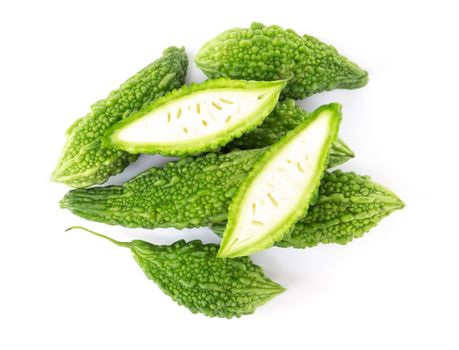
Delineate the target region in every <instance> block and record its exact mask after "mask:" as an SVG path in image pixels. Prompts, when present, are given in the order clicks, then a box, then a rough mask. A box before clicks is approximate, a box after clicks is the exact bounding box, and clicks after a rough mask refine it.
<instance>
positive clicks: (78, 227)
mask: <svg viewBox="0 0 459 350" xmlns="http://www.w3.org/2000/svg"><path fill="white" fill-rule="evenodd" d="M74 229H80V230H84V231H86V232H89V233H92V234H93V235H95V236H98V237H102V238H105V239H106V240H108V241H110V242H112V243H114V244H116V245H117V246H120V247H127V248H129V247H130V246H131V243H130V242H119V241H117V240H114V239H113V238H110V237H108V236H105V235H103V234H100V233H97V232H94V231H92V230H90V229H88V228H86V227H83V226H72V227H69V228H68V229H66V230H65V232H67V231H71V230H74Z"/></svg>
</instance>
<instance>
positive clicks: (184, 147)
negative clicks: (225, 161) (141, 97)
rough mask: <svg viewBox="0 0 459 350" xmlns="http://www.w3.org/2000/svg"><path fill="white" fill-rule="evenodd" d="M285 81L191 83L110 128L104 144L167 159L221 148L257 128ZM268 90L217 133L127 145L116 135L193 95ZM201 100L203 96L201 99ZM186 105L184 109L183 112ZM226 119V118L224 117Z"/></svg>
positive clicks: (270, 108) (225, 80)
mask: <svg viewBox="0 0 459 350" xmlns="http://www.w3.org/2000/svg"><path fill="white" fill-rule="evenodd" d="M285 84H286V81H269V82H263V81H243V80H231V79H223V78H221V79H215V80H207V81H206V82H204V83H202V84H191V85H189V86H183V87H182V88H180V89H178V90H174V91H172V92H170V93H168V94H167V95H165V96H163V97H162V98H159V99H158V100H156V101H154V102H153V103H152V104H151V105H150V106H148V107H147V108H144V109H142V110H141V111H139V112H137V113H135V114H133V115H131V116H130V117H129V118H126V119H123V120H122V121H120V122H118V123H116V124H115V125H113V126H112V127H110V128H109V129H108V130H107V131H106V132H105V136H104V138H103V144H104V145H105V146H107V147H114V148H117V149H120V150H124V151H126V152H129V153H132V154H138V153H149V154H155V153H159V154H162V155H167V156H189V155H194V154H198V153H203V152H210V151H214V150H216V149H218V148H220V147H221V146H224V145H226V144H227V143H228V142H230V141H231V140H233V139H235V138H238V137H240V136H241V135H243V134H244V133H246V132H248V131H251V130H253V129H254V128H255V127H257V126H258V125H260V124H261V123H262V122H263V120H264V119H265V118H266V116H268V115H269V114H270V113H271V111H272V110H273V108H274V107H275V106H276V104H277V101H278V99H279V95H280V92H281V90H282V89H283V88H284V87H285ZM265 89H269V90H268V91H269V92H266V93H265V95H268V97H267V98H266V99H265V100H264V101H263V102H262V103H260V105H259V106H258V107H257V109H256V110H255V111H253V112H252V113H251V114H250V115H248V116H247V117H245V118H244V119H243V120H242V121H241V122H239V123H235V124H227V125H226V124H225V125H223V126H224V127H225V128H221V129H220V130H219V131H218V132H216V133H213V134H210V135H207V136H204V137H200V138H194V139H191V140H180V139H171V140H170V141H168V142H158V141H155V139H154V138H153V137H152V138H151V141H150V142H137V141H136V142H134V141H132V142H128V141H126V140H123V139H120V138H119V134H120V133H121V132H123V130H125V129H126V128H129V127H130V126H132V125H133V124H134V123H140V122H141V120H142V118H145V117H148V116H149V115H150V114H151V113H154V112H155V111H156V110H159V109H160V108H165V107H166V106H167V105H168V104H170V103H180V101H181V100H182V99H183V100H185V99H187V98H189V97H190V96H192V95H194V94H197V93H199V94H201V96H205V93H206V92H209V93H215V92H220V91H221V92H223V93H224V92H226V93H227V92H230V91H247V92H256V91H258V90H263V91H264V90H265ZM201 98H202V97H201ZM185 108H186V106H185V105H184V106H183V109H185ZM198 117H199V116H198V115H197V114H196V123H198V124H199V125H200V126H201V128H203V129H205V128H206V127H205V126H203V125H201V122H200V119H199V118H198ZM225 117H226V116H225Z"/></svg>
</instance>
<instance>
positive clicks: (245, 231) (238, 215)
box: [218, 104, 341, 258]
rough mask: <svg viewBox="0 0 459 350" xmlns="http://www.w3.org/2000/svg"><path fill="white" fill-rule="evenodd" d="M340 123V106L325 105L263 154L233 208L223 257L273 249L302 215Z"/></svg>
mask: <svg viewBox="0 0 459 350" xmlns="http://www.w3.org/2000/svg"><path fill="white" fill-rule="evenodd" d="M340 122H341V106H340V105H338V104H330V105H326V106H322V107H320V108H319V109H317V110H316V111H314V113H313V115H312V116H311V118H308V119H306V120H305V121H304V122H302V123H301V124H300V125H298V126H297V127H296V128H295V129H294V130H292V131H291V132H290V133H288V134H287V135H286V136H285V137H284V138H282V139H281V140H280V141H279V142H277V143H276V144H274V145H273V146H272V147H270V148H269V149H268V150H267V151H266V152H265V154H264V155H263V157H262V158H261V159H260V160H259V161H258V162H257V163H256V164H255V166H254V168H253V170H251V171H250V173H249V175H248V176H247V178H246V179H245V180H244V182H243V183H242V184H241V186H240V188H239V190H238V193H237V194H236V195H235V197H234V199H233V201H232V202H231V204H230V207H229V214H228V224H227V226H226V230H225V233H224V234H223V239H222V243H221V246H220V250H219V252H218V256H219V257H222V258H234V257H238V256H244V255H249V254H252V253H255V252H257V251H260V250H263V249H266V248H269V247H271V246H272V245H273V244H274V242H277V241H278V240H280V239H282V237H283V236H284V235H285V234H286V233H287V232H288V231H289V230H290V229H291V227H292V226H293V225H294V224H295V222H296V221H297V220H298V219H299V218H300V217H302V216H304V214H305V212H306V211H307V209H308V206H309V204H310V201H311V200H312V199H313V198H314V195H315V194H316V190H317V188H318V187H319V184H320V179H321V178H322V175H323V172H324V170H325V167H326V164H327V159H328V153H329V150H330V147H331V145H332V143H333V142H335V139H336V137H337V135H338V129H339V124H340Z"/></svg>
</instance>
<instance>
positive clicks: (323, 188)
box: [211, 170, 405, 248]
mask: <svg viewBox="0 0 459 350" xmlns="http://www.w3.org/2000/svg"><path fill="white" fill-rule="evenodd" d="M404 206H405V204H404V203H403V202H402V201H401V200H400V198H398V197H397V195H395V194H394V193H393V192H392V191H390V190H389V189H387V188H385V187H384V186H381V185H379V184H377V183H375V182H373V181H371V178H370V177H369V176H361V175H357V174H356V173H354V172H342V171H341V170H335V171H333V172H331V173H325V175H324V177H323V178H322V181H321V184H320V187H319V192H318V197H317V200H316V202H315V204H312V205H311V206H310V207H309V210H308V212H307V214H306V216H305V217H304V218H302V219H300V220H299V221H297V223H296V224H295V226H294V227H293V229H292V230H291V231H290V232H289V233H287V234H286V235H285V236H284V237H283V238H282V240H281V241H279V242H276V243H275V245H276V246H278V247H285V248H288V247H294V248H308V247H314V246H316V245H318V244H328V243H336V244H346V243H348V242H350V241H352V240H353V239H354V238H359V237H362V236H363V235H364V234H365V233H366V232H368V231H369V230H370V229H371V228H373V227H375V226H376V225H377V224H378V223H379V221H381V220H382V219H383V218H385V217H386V216H388V215H390V214H391V213H392V212H394V211H395V210H398V209H402V208H403V207H404ZM225 226H226V223H218V224H212V225H211V229H212V231H214V232H215V233H216V234H217V235H218V236H220V237H222V236H223V232H224V231H225Z"/></svg>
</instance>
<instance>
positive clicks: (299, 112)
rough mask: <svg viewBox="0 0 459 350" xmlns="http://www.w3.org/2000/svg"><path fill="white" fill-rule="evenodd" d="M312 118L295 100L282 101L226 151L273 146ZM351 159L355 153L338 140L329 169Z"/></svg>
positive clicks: (332, 148) (329, 161) (227, 146)
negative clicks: (260, 122) (261, 121)
mask: <svg viewBox="0 0 459 350" xmlns="http://www.w3.org/2000/svg"><path fill="white" fill-rule="evenodd" d="M310 116H311V114H310V113H308V112H306V111H305V110H303V109H302V108H301V107H299V106H297V104H296V103H295V101H294V100H292V99H286V100H283V101H280V102H279V103H278V104H277V106H276V107H275V108H274V110H273V111H272V112H271V114H270V115H269V116H267V117H266V119H265V120H264V121H263V123H262V124H261V125H260V126H259V127H257V128H256V129H255V130H253V131H251V132H249V133H247V134H245V135H242V137H240V138H238V139H236V140H233V141H232V142H230V143H229V144H228V145H226V147H225V150H231V149H252V148H263V147H267V146H271V145H272V144H274V143H276V142H277V141H279V140H280V139H281V138H282V137H284V136H285V135H286V134H287V133H288V132H289V131H290V130H293V129H294V128H295V127H297V126H298V124H300V123H301V122H303V121H304V120H306V119H307V118H309V117H310ZM351 158H354V152H353V151H352V150H351V149H350V148H349V146H347V145H346V144H345V143H344V141H342V140H341V139H339V138H338V139H337V140H336V141H335V142H334V143H333V145H332V147H331V148H330V154H329V159H328V167H329V168H331V167H335V166H337V165H340V164H343V163H345V162H347V161H348V160H349V159H351Z"/></svg>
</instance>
